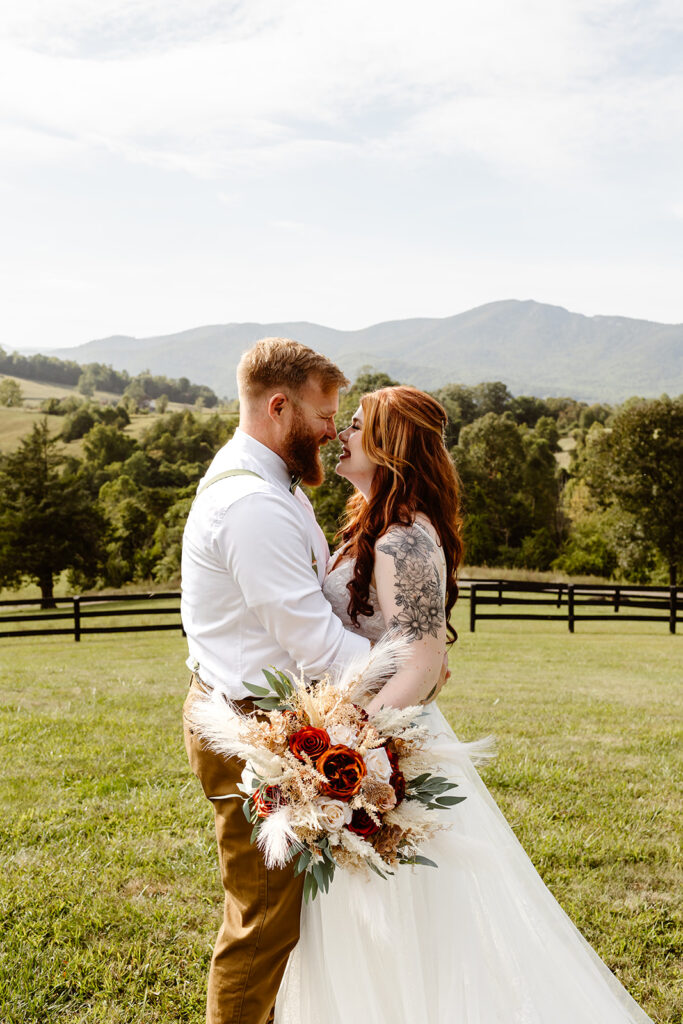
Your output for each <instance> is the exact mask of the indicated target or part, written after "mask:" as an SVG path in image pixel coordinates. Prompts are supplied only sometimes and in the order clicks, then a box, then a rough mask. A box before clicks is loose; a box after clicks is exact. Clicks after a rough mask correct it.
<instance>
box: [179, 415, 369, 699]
mask: <svg viewBox="0 0 683 1024" xmlns="http://www.w3.org/2000/svg"><path fill="white" fill-rule="evenodd" d="M229 469H247V470H251V472H252V473H257V474H258V476H259V477H261V479H257V477H255V476H233V477H227V478H225V479H223V480H219V481H217V482H216V483H214V484H212V485H211V486H210V487H207V488H206V489H205V490H204V491H201V488H202V482H203V481H201V482H200V484H199V487H198V489H197V490H198V495H197V497H196V498H195V502H194V505H193V506H192V509H191V511H190V515H189V517H188V520H187V524H186V526H185V533H184V536H183V557H182V601H181V614H182V620H183V627H184V629H185V632H186V634H187V641H188V648H189V652H190V656H189V658H188V660H187V664H188V667H189V668H190V669H191V670H192V671H195V672H197V673H198V674H199V676H200V677H201V678H202V679H203V680H204V681H205V682H207V683H209V684H210V685H212V686H214V687H216V688H217V689H219V690H221V691H222V692H223V693H225V694H226V696H228V697H230V698H232V699H235V700H237V699H239V698H242V697H248V696H250V694H249V692H248V691H247V690H246V689H245V688H244V686H243V685H242V681H243V680H245V681H246V682H248V683H256V684H257V685H263V684H264V682H265V680H264V677H263V673H262V671H261V670H262V669H264V668H268V667H269V666H272V665H274V666H275V667H277V668H280V669H282V670H283V671H289V672H293V673H295V674H296V675H298V674H299V673H300V672H301V671H303V672H304V674H305V675H306V676H307V677H308V678H310V679H315V678H318V677H319V676H321V675H323V674H324V672H325V671H326V670H327V669H328V668H330V667H339V666H341V665H343V664H345V663H347V662H348V661H350V660H351V659H352V658H353V657H355V656H356V655H358V654H363V653H365V652H366V651H369V649H370V645H369V641H368V640H366V639H365V638H364V637H361V636H358V635H356V634H355V633H351V632H349V631H348V630H346V629H345V628H344V626H343V625H342V623H341V621H340V619H338V618H337V616H336V615H335V614H334V612H333V611H332V608H331V607H330V605H329V604H328V602H327V600H326V599H325V597H324V596H323V593H322V590H321V583H322V580H323V579H324V575H325V569H326V566H327V560H328V557H329V549H328V547H327V542H326V540H325V536H324V534H323V532H322V530H321V529H320V527H319V526H318V524H317V522H316V519H315V514H314V512H313V509H312V507H311V503H310V502H309V500H308V498H307V497H306V495H305V494H304V493H303V491H302V490H301V488H297V489H296V491H295V492H294V494H291V493H290V484H291V477H290V474H289V471H288V469H287V467H286V465H285V463H284V462H283V461H282V459H281V458H280V457H279V455H276V454H275V452H273V451H271V450H270V448H267V447H266V446H265V445H262V444H261V443H260V442H259V441H256V440H255V439H254V438H253V437H250V436H249V435H248V434H245V433H244V432H243V431H241V430H239V429H237V430H236V431H235V434H234V436H233V438H232V440H230V441H228V443H227V444H226V445H224V447H223V448H221V450H220V451H219V452H218V454H217V455H216V457H215V458H214V460H213V462H212V463H211V465H210V466H209V469H208V470H207V473H206V476H205V477H204V478H203V479H204V481H207V482H208V481H209V480H211V479H212V478H213V477H215V476H217V475H218V474H219V473H223V472H225V471H226V470H229ZM200 491H201V493H199V492H200Z"/></svg>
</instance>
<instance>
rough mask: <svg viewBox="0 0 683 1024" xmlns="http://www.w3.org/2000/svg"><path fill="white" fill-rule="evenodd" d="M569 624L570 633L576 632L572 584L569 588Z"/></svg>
mask: <svg viewBox="0 0 683 1024" xmlns="http://www.w3.org/2000/svg"><path fill="white" fill-rule="evenodd" d="M567 622H568V623H569V632H570V633H573V632H574V584H573V583H570V584H569V586H568V587H567Z"/></svg>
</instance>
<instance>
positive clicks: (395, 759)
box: [384, 747, 398, 772]
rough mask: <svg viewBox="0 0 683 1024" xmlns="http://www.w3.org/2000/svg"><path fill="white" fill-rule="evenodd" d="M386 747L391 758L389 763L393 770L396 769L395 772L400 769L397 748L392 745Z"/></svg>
mask: <svg viewBox="0 0 683 1024" xmlns="http://www.w3.org/2000/svg"><path fill="white" fill-rule="evenodd" d="M384 749H385V750H386V752H387V757H388V758H389V764H390V765H391V770H392V771H394V772H397V771H398V754H397V753H396V751H395V750H392V749H391V748H390V747H385V748H384Z"/></svg>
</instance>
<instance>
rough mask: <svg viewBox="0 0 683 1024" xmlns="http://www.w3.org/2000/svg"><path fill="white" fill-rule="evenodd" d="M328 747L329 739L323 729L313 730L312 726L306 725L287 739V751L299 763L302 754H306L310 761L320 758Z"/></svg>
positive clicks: (301, 759)
mask: <svg viewBox="0 0 683 1024" xmlns="http://www.w3.org/2000/svg"><path fill="white" fill-rule="evenodd" d="M329 746H330V737H329V736H328V735H327V733H326V731H325V730H324V729H314V728H313V726H312V725H307V726H306V728H304V729H299V731H298V732H295V733H293V734H292V735H291V736H290V737H289V749H290V750H291V751H292V753H293V754H294V757H298V758H299V760H300V761H303V760H304V758H303V757H302V756H301V755H302V754H308V756H309V757H310V758H311V760H312V761H315V760H316V758H318V757H320V755H321V754H323V753H324V752H325V751H326V750H328V749H329Z"/></svg>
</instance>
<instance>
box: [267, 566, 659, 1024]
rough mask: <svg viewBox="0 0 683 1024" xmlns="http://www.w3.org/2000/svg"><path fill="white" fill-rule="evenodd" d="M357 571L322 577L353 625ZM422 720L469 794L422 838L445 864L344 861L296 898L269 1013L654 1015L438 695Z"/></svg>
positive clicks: (437, 1020) (282, 1017)
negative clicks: (488, 781) (365, 868)
mask: <svg viewBox="0 0 683 1024" xmlns="http://www.w3.org/2000/svg"><path fill="white" fill-rule="evenodd" d="M351 571H352V563H351V562H349V561H346V562H342V563H341V564H340V565H339V567H338V568H336V569H335V571H334V572H332V573H330V575H328V577H327V579H326V580H325V584H324V588H323V589H324V591H325V595H326V597H327V599H328V600H329V601H330V603H331V604H332V606H333V608H334V610H335V611H336V613H337V614H338V615H339V617H340V618H341V619H342V620H343V621H344V622H345V623H346V624H348V625H349V627H350V628H352V626H351V623H350V621H349V618H348V615H347V612H346V606H347V603H348V591H347V590H346V583H347V582H348V580H349V578H350V574H351ZM370 603H371V604H372V605H373V607H375V608H377V607H378V605H377V600H376V595H374V594H373V592H372V591H371V592H370ZM361 622H362V627H361V630H362V632H363V634H364V635H366V636H368V637H369V638H370V639H371V640H373V641H375V640H377V639H379V637H380V636H381V634H382V633H383V632H384V629H385V623H384V621H383V619H382V617H381V614H380V613H379V611H376V612H375V614H374V616H372V618H365V619H363V618H362V617H361ZM422 721H423V722H425V723H427V724H428V726H429V729H430V730H431V732H432V735H433V744H434V750H435V751H436V753H437V756H438V760H439V763H440V765H441V767H442V770H443V774H444V775H447V776H448V778H449V779H451V780H452V781H454V782H457V783H458V784H459V788H458V790H457V793H458V794H459V795H460V796H465V797H466V798H467V799H466V800H465V801H464V802H463V803H460V804H458V805H457V806H456V807H454V808H453V809H452V810H451V811H449V812H448V815H449V817H450V819H451V820H452V828H451V829H450V830H446V831H444V832H441V833H439V835H438V836H437V838H436V839H434V840H433V841H432V842H431V843H430V844H429V847H428V848H427V847H425V850H424V853H425V854H426V855H427V856H428V857H430V858H431V859H432V860H434V861H436V863H437V864H438V868H436V869H435V868H430V867H410V866H402V867H399V868H398V870H397V872H396V874H395V875H394V877H393V878H390V879H388V880H387V881H384V880H382V879H381V878H379V877H377V876H375V875H372V876H371V877H370V878H369V880H365V879H364V878H361V877H360V876H358V875H354V874H351V873H348V872H346V871H341V870H339V871H337V873H336V875H335V878H334V881H333V883H332V885H331V887H330V891H329V893H327V894H321V895H319V896H318V897H317V898H316V899H315V900H314V901H313V903H310V904H304V905H303V907H302V915H301V939H300V941H299V944H298V946H297V947H296V948H295V950H294V952H293V953H292V955H291V956H290V959H289V964H288V966H287V971H286V973H285V977H284V980H283V983H282V986H281V988H280V992H279V995H278V999H277V1004H276V1008H275V1024H647V1022H650V1024H652V1022H651V1021H650V1018H649V1017H648V1016H647V1014H646V1013H644V1012H643V1010H641V1009H640V1007H639V1006H638V1004H637V1003H636V1002H635V1001H634V1000H633V999H632V998H631V996H630V995H629V994H628V993H627V992H626V990H625V989H624V988H623V987H622V986H621V985H620V984H619V982H618V981H617V979H616V978H615V977H614V975H613V974H612V973H611V971H610V970H609V969H608V968H607V967H606V966H605V964H603V962H602V961H601V960H600V958H599V957H598V956H597V954H596V953H595V952H594V950H593V949H592V948H591V946H590V945H589V944H588V943H587V942H586V940H585V939H584V938H583V936H582V935H581V933H580V932H579V931H578V930H577V929H576V928H575V926H574V925H573V924H572V922H571V921H570V920H569V918H568V917H567V915H566V914H565V913H564V911H563V910H562V908H561V907H560V905H559V904H558V903H557V902H556V900H555V899H554V897H553V896H552V894H551V893H550V891H549V890H548V889H547V888H546V886H545V885H544V883H543V881H542V879H541V877H540V875H538V873H537V872H536V869H535V868H534V866H533V864H532V863H531V861H530V860H529V858H528V856H527V855H526V853H525V852H524V850H523V849H522V846H521V845H520V843H519V842H518V840H517V838H516V837H515V834H514V832H513V831H512V829H511V828H510V826H509V825H508V823H507V822H506V820H505V818H504V817H503V815H502V813H501V812H500V810H499V809H498V807H497V806H496V803H495V801H494V800H493V798H492V797H491V795H490V793H489V792H488V790H487V788H486V786H485V785H484V783H483V782H482V781H481V779H480V777H479V775H478V773H477V771H476V770H475V768H474V767H473V765H472V763H471V760H470V758H469V756H468V755H467V752H466V746H465V745H463V744H460V743H459V742H458V740H457V737H456V736H455V734H454V732H453V730H452V729H451V727H450V726H449V724H448V722H447V721H446V719H445V718H444V716H443V715H442V714H441V712H440V711H439V709H438V708H437V706H436V704H430V705H429V706H428V708H427V710H426V716H425V718H424V719H423V720H422Z"/></svg>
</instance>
